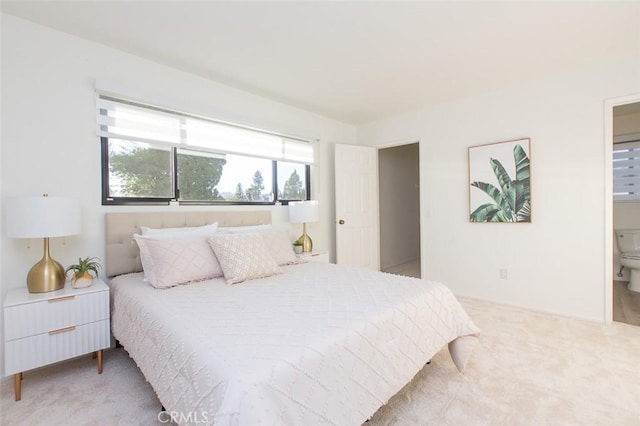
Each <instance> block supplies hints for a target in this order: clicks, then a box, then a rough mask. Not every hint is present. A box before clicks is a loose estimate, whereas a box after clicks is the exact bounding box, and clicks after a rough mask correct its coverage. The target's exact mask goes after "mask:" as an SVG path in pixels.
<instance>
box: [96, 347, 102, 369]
mask: <svg viewBox="0 0 640 426" xmlns="http://www.w3.org/2000/svg"><path fill="white" fill-rule="evenodd" d="M96 354H97V356H98V374H102V349H100V350H99V351H97V352H96Z"/></svg>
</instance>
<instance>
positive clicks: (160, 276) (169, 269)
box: [133, 234, 223, 288]
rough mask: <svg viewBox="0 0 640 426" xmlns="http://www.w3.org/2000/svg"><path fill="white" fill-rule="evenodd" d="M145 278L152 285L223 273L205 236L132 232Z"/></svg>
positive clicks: (160, 285) (198, 278) (166, 284)
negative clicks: (161, 235)
mask: <svg viewBox="0 0 640 426" xmlns="http://www.w3.org/2000/svg"><path fill="white" fill-rule="evenodd" d="M133 238H134V239H135V241H136V243H137V244H138V247H139V248H140V260H141V261H142V268H143V269H144V274H145V279H146V280H147V282H149V284H151V285H152V286H153V287H155V288H168V287H173V286H176V285H178V284H185V283H188V282H192V281H201V280H206V279H210V278H215V277H221V276H223V272H222V268H221V267H220V263H219V262H218V259H217V258H216V256H215V255H214V254H213V250H211V247H210V246H209V244H208V242H207V238H206V237H201V236H194V237H190V238H185V237H182V238H174V239H165V238H155V236H152V237H147V236H144V235H137V234H136V235H134V236H133Z"/></svg>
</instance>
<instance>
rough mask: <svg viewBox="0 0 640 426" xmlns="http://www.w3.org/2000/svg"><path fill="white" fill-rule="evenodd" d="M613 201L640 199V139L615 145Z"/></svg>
mask: <svg viewBox="0 0 640 426" xmlns="http://www.w3.org/2000/svg"><path fill="white" fill-rule="evenodd" d="M613 201H640V140H636V141H632V142H623V143H616V144H614V145H613Z"/></svg>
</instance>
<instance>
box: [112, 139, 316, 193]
mask: <svg viewBox="0 0 640 426" xmlns="http://www.w3.org/2000/svg"><path fill="white" fill-rule="evenodd" d="M180 148H184V147H180V146H178V145H172V146H170V150H171V165H170V167H171V188H172V196H171V197H111V196H109V138H108V137H106V136H100V151H101V171H102V205H103V206H126V205H171V204H172V203H177V204H178V205H180V206H182V205H184V206H206V205H211V206H238V205H251V206H260V205H262V206H265V205H266V206H273V205H276V204H281V205H288V204H289V202H291V201H301V200H292V199H279V197H278V162H279V161H281V160H270V161H271V173H272V175H273V179H272V188H271V192H272V193H273V194H274V195H273V201H237V200H229V201H227V200H224V201H221V200H212V201H206V200H181V199H180V188H179V186H178V161H177V156H178V149H180ZM234 155H238V154H234ZM246 157H247V158H252V157H249V156H246ZM284 162H286V161H284ZM300 164H302V165H304V167H305V173H304V179H305V196H306V198H305V200H303V201H306V200H310V199H311V165H310V164H304V163H300Z"/></svg>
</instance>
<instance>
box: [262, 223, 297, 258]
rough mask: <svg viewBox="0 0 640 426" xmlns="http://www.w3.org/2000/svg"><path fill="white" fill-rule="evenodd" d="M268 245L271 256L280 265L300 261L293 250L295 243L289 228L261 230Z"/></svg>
mask: <svg viewBox="0 0 640 426" xmlns="http://www.w3.org/2000/svg"><path fill="white" fill-rule="evenodd" d="M259 234H260V235H262V239H263V240H264V242H265V244H266V245H267V249H268V250H269V253H271V257H273V260H275V261H276V263H277V264H278V265H280V266H284V265H291V264H293V263H298V257H297V256H296V253H295V252H294V251H293V244H292V243H291V238H290V237H289V230H287V229H285V228H280V229H270V230H268V231H262V232H259Z"/></svg>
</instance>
